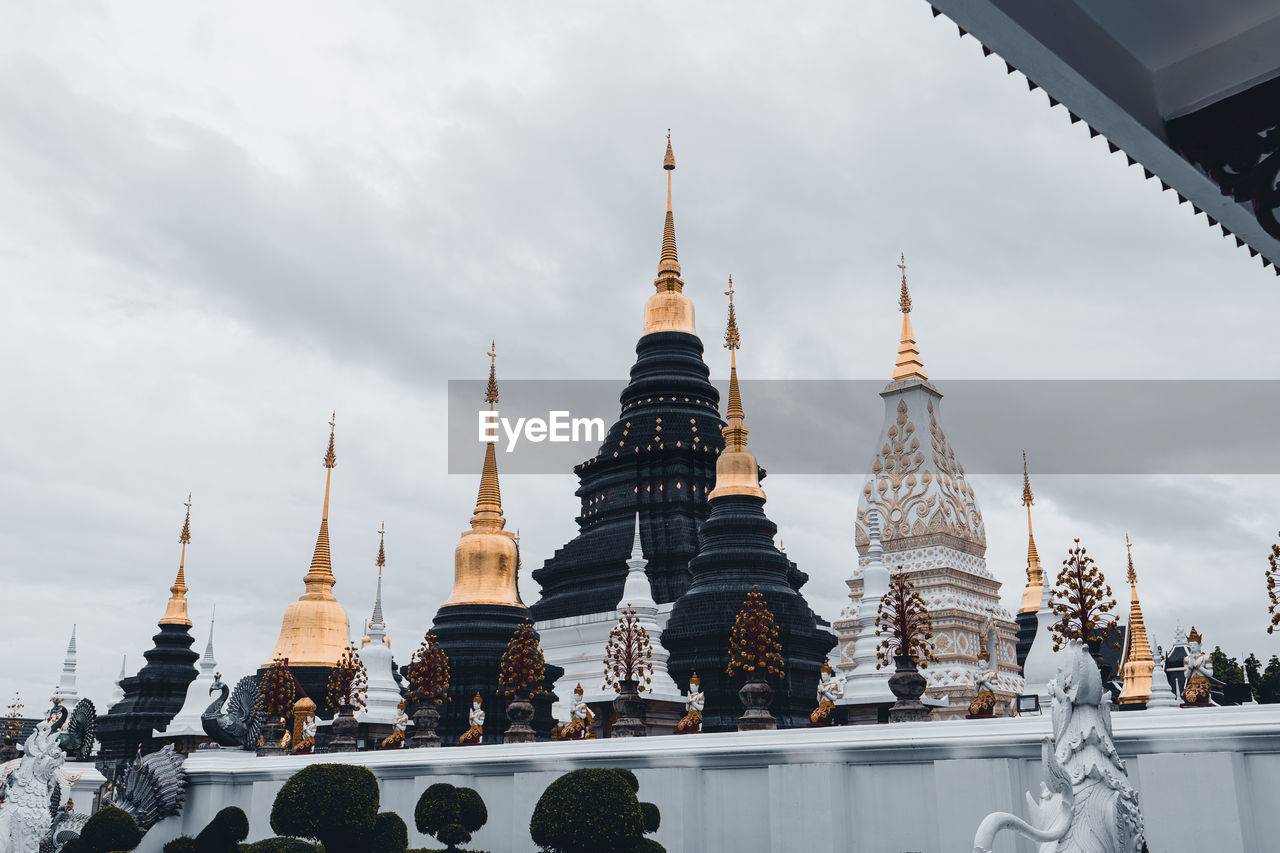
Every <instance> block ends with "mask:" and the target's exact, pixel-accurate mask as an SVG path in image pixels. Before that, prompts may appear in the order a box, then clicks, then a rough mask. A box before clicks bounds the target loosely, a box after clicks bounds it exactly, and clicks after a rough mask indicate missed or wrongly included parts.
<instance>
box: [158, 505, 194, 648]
mask: <svg viewBox="0 0 1280 853" xmlns="http://www.w3.org/2000/svg"><path fill="white" fill-rule="evenodd" d="M186 507H187V517H186V520H184V521H183V522H182V533H180V534H179V535H178V542H180V543H181V544H182V553H181V554H180V555H179V557H178V576H177V577H176V578H174V581H173V586H171V587H169V603H168V604H167V605H166V606H165V608H164V618H163V619H161V620H160V624H161V625H185V626H186V627H188V628H190V627H191V617H190V616H189V615H188V614H187V576H186V565H187V545H188V544H189V543H190V542H191V493H190V492H188V493H187V503H186Z"/></svg>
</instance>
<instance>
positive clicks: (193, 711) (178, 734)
mask: <svg viewBox="0 0 1280 853" xmlns="http://www.w3.org/2000/svg"><path fill="white" fill-rule="evenodd" d="M213 624H214V620H213V619H210V620H209V639H208V640H207V641H206V642H205V644H204V655H202V656H201V658H200V662H199V663H197V664H196V669H197V670H199V674H197V675H196V680H195V681H193V682H191V683H190V684H189V685H187V698H186V699H185V700H183V702H182V710H180V711H178V713H177V714H175V715H174V717H173V719H172V720H170V721H169V725H168V726H166V727H165V730H164V731H163V732H160V731H155V732H152V734H153V735H154V736H155V737H158V738H203V737H208V736H207V735H206V734H205V731H204V724H203V723H202V722H201V720H200V715H201V714H203V713H204V711H205V709H206V708H208V707H209V705H210V703H212V702H213V696H212V695H211V694H210V693H209V688H210V687H212V686H213V677H214V675H215V674H216V673H217V671H218V661H217V660H216V659H215V658H214V656H213ZM232 686H234V685H232Z"/></svg>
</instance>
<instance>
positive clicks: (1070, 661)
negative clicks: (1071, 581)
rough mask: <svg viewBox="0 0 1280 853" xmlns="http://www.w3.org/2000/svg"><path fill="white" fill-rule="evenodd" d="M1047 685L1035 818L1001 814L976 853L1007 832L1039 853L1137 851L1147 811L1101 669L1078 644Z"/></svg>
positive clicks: (986, 851)
mask: <svg viewBox="0 0 1280 853" xmlns="http://www.w3.org/2000/svg"><path fill="white" fill-rule="evenodd" d="M1058 657H1059V660H1061V661H1062V663H1061V665H1060V666H1059V667H1058V675H1057V677H1056V678H1054V679H1053V680H1052V681H1050V682H1049V695H1050V697H1051V699H1052V703H1053V710H1052V717H1051V719H1052V722H1053V745H1054V746H1053V749H1052V750H1050V749H1049V744H1048V742H1047V741H1046V742H1045V743H1044V745H1043V746H1042V760H1043V763H1044V770H1045V783H1044V784H1043V785H1042V787H1041V794H1040V797H1039V799H1038V800H1037V799H1033V798H1032V797H1031V795H1030V794H1028V795H1027V803H1028V807H1029V809H1030V812H1031V820H1030V821H1029V822H1028V821H1024V820H1022V819H1021V818H1019V817H1016V816H1015V815H1011V814H1008V813H1005V812H996V813H995V814H991V815H988V816H987V817H986V819H985V820H983V821H982V823H981V825H979V827H978V832H977V834H976V835H975V836H974V839H973V850H974V853H991V848H992V846H993V845H994V843H995V837H996V835H997V834H998V833H999V832H1000V830H1002V829H1012V830H1014V831H1015V832H1018V833H1020V834H1022V835H1025V836H1026V837H1028V838H1030V839H1032V840H1034V841H1038V842H1040V846H1039V848H1038V849H1039V851H1040V853H1138V851H1140V850H1142V849H1143V826H1142V810H1141V809H1140V808H1139V805H1138V794H1137V792H1136V791H1134V789H1133V787H1132V786H1131V785H1130V784H1129V779H1128V777H1127V776H1126V775H1125V769H1124V762H1122V761H1121V760H1120V757H1119V755H1118V754H1117V753H1116V747H1115V744H1114V743H1113V742H1112V740H1111V703H1110V699H1109V697H1108V696H1107V695H1106V694H1105V691H1104V690H1103V685H1102V676H1101V674H1100V673H1099V672H1098V666H1097V664H1096V663H1094V661H1093V658H1092V657H1091V656H1090V655H1089V651H1088V649H1087V648H1086V647H1085V645H1084V644H1083V643H1081V642H1080V641H1079V640H1072V641H1071V642H1070V643H1068V645H1067V647H1066V648H1065V649H1064V650H1063V651H1062V652H1061V653H1060V654H1059V656H1058Z"/></svg>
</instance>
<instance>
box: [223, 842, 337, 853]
mask: <svg viewBox="0 0 1280 853" xmlns="http://www.w3.org/2000/svg"><path fill="white" fill-rule="evenodd" d="M317 850H318V848H317V847H316V846H315V845H314V844H308V843H307V842H305V841H299V840H298V839H296V838H264V839H262V840H261V841H255V842H254V843H252V844H241V845H240V853H317Z"/></svg>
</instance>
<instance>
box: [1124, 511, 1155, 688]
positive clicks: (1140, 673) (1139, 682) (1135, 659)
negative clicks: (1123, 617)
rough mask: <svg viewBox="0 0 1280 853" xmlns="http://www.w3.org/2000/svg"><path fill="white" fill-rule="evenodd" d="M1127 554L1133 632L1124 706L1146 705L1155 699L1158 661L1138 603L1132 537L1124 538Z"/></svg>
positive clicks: (1128, 642) (1129, 637)
mask: <svg viewBox="0 0 1280 853" xmlns="http://www.w3.org/2000/svg"><path fill="white" fill-rule="evenodd" d="M1124 547H1125V550H1127V551H1128V552H1129V630H1128V631H1126V632H1125V655H1124V666H1123V667H1121V670H1120V671H1121V673H1122V674H1123V675H1124V686H1123V687H1122V688H1121V690H1120V698H1119V701H1120V704H1121V705H1133V704H1139V703H1146V702H1147V701H1148V700H1149V699H1150V698H1151V673H1152V672H1153V671H1154V670H1155V666H1156V665H1155V660H1154V659H1153V658H1152V657H1151V646H1150V644H1149V643H1148V642H1147V626H1146V624H1145V623H1144V622H1143V621H1142V605H1141V604H1140V603H1139V602H1138V573H1137V572H1136V571H1134V568H1133V543H1131V542H1130V541H1129V534H1127V533H1126V534H1125V537H1124Z"/></svg>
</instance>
